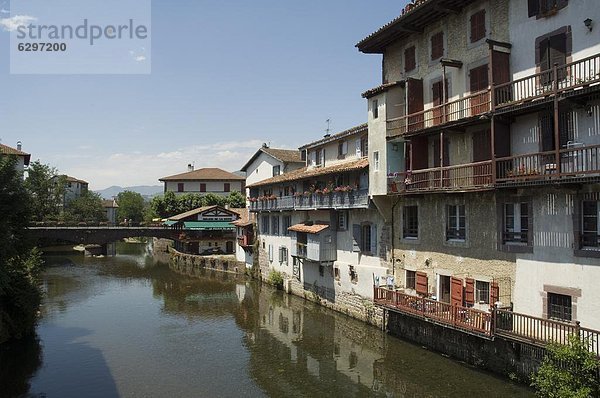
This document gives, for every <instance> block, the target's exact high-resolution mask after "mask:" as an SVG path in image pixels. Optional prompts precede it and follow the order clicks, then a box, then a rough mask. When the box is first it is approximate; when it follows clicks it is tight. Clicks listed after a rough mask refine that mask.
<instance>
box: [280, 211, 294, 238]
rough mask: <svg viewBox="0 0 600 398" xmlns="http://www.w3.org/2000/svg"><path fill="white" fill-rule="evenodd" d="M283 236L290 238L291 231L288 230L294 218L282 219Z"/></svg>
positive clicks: (284, 217) (285, 217) (286, 217)
mask: <svg viewBox="0 0 600 398" xmlns="http://www.w3.org/2000/svg"><path fill="white" fill-rule="evenodd" d="M281 222H282V224H283V225H282V227H281V229H282V231H281V232H282V235H283V236H289V235H290V231H288V228H289V227H291V226H292V216H283V217H282V220H281Z"/></svg>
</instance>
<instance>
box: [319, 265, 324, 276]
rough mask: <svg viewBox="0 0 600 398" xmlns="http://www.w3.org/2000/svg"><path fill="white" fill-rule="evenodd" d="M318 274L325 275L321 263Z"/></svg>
mask: <svg viewBox="0 0 600 398" xmlns="http://www.w3.org/2000/svg"><path fill="white" fill-rule="evenodd" d="M319 276H325V266H324V265H323V264H319Z"/></svg>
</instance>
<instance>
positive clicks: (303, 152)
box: [300, 149, 306, 161]
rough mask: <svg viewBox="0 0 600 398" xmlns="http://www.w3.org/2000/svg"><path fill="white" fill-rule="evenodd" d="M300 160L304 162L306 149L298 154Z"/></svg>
mask: <svg viewBox="0 0 600 398" xmlns="http://www.w3.org/2000/svg"><path fill="white" fill-rule="evenodd" d="M300 160H302V161H306V149H304V150H302V151H301V152H300Z"/></svg>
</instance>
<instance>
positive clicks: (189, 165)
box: [188, 163, 194, 171]
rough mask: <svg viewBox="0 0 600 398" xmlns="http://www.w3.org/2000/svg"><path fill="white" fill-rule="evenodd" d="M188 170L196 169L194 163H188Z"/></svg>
mask: <svg viewBox="0 0 600 398" xmlns="http://www.w3.org/2000/svg"><path fill="white" fill-rule="evenodd" d="M188 171H194V165H193V164H191V163H189V164H188Z"/></svg>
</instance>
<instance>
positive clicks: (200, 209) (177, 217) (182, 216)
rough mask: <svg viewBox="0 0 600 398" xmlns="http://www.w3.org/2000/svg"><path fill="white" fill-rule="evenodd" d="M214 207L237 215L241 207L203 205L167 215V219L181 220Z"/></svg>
mask: <svg viewBox="0 0 600 398" xmlns="http://www.w3.org/2000/svg"><path fill="white" fill-rule="evenodd" d="M215 207H218V208H220V209H221V210H224V211H226V212H230V213H235V214H237V215H239V214H240V212H239V211H240V210H241V209H226V208H225V207H222V206H218V205H212V206H203V207H198V208H196V209H193V210H190V211H186V212H184V213H181V214H177V215H174V216H171V217H168V218H167V220H170V221H181V220H184V219H186V218H188V217H191V216H194V215H196V214H200V213H204V212H205V211H208V210H212V209H213V208H215Z"/></svg>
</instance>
